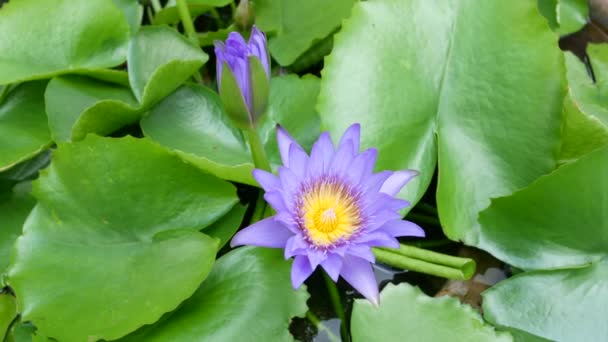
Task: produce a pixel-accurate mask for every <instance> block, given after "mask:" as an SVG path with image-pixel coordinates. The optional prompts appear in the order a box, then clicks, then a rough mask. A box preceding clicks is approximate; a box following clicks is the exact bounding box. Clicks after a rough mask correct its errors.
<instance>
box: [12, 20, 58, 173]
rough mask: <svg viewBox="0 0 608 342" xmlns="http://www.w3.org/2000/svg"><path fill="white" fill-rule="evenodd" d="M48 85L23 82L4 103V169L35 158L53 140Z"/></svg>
mask: <svg viewBox="0 0 608 342" xmlns="http://www.w3.org/2000/svg"><path fill="white" fill-rule="evenodd" d="M1 25H2V24H0V26H1ZM0 39H1V38H0ZM0 77H1V76H0ZM45 86H46V82H29V83H24V84H21V85H19V86H18V87H16V88H15V89H13V90H11V91H10V93H9V94H8V96H7V98H6V99H5V100H4V101H3V102H2V103H0V171H3V170H6V169H8V168H10V167H12V166H14V165H16V164H18V163H19V162H22V161H24V160H27V159H29V158H32V157H33V156H35V155H37V154H38V153H40V152H41V151H42V150H44V149H46V148H47V147H48V146H49V145H50V144H51V136H50V133H49V128H48V124H47V118H46V113H45V111H44V88H45Z"/></svg>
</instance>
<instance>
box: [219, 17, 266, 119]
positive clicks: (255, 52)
mask: <svg viewBox="0 0 608 342" xmlns="http://www.w3.org/2000/svg"><path fill="white" fill-rule="evenodd" d="M214 45H215V55H216V59H217V62H216V71H217V83H218V89H220V93H221V92H222V87H221V86H222V84H221V82H222V75H223V72H225V69H224V68H226V67H228V69H229V70H230V72H232V74H233V75H234V78H235V79H236V83H237V85H238V87H239V90H240V94H241V97H242V100H243V101H244V103H245V105H246V108H247V110H248V114H249V116H250V121H252V122H253V121H255V120H254V119H255V118H254V116H256V115H261V114H262V113H256V108H255V104H254V91H255V89H254V85H255V82H256V80H253V79H252V70H251V64H250V60H249V58H250V57H252V56H253V57H255V58H257V59H258V60H259V61H260V63H261V65H262V67H263V69H264V71H265V74H266V75H265V76H266V80H265V82H266V83H267V82H268V81H269V80H270V57H269V55H268V49H267V47H266V35H265V34H264V32H262V31H260V30H259V29H258V28H257V27H255V25H254V26H253V27H252V29H251V35H250V37H249V42H246V41H245V39H244V38H243V36H241V34H239V33H238V32H230V34H229V35H228V39H226V42H225V43H224V42H221V41H219V40H216V41H215V42H214Z"/></svg>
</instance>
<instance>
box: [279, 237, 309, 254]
mask: <svg viewBox="0 0 608 342" xmlns="http://www.w3.org/2000/svg"><path fill="white" fill-rule="evenodd" d="M307 247H308V244H307V243H306V241H304V239H303V238H302V236H301V235H300V234H296V235H294V236H292V237H290V238H289V240H287V243H286V244H285V259H289V258H291V257H292V256H294V255H304V254H306V248H307Z"/></svg>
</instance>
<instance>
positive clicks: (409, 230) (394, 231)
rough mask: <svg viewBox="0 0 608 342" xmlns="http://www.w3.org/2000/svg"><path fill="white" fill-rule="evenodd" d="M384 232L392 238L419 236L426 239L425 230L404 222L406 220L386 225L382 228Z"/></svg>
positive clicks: (390, 222)
mask: <svg viewBox="0 0 608 342" xmlns="http://www.w3.org/2000/svg"><path fill="white" fill-rule="evenodd" d="M380 229H381V230H382V231H384V232H386V233H387V234H389V235H391V236H395V237H397V236H417V237H424V235H425V234H424V230H423V229H422V228H420V227H419V226H418V225H417V224H415V223H413V222H410V221H404V220H393V221H389V222H387V223H385V224H384V225H383V226H382V227H381V228H380Z"/></svg>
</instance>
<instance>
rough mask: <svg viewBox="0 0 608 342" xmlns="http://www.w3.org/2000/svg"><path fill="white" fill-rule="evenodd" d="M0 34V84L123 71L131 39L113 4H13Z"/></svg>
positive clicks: (49, 0)
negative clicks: (120, 68) (94, 71)
mask: <svg viewBox="0 0 608 342" xmlns="http://www.w3.org/2000/svg"><path fill="white" fill-rule="evenodd" d="M0 32H2V35H0V55H1V56H2V58H0V84H6V83H13V82H22V81H26V80H31V79H40V78H48V77H51V76H54V75H57V74H62V73H66V72H75V71H80V72H82V71H84V70H90V69H97V68H105V67H113V66H116V65H119V64H121V63H123V62H124V61H125V58H126V55H127V42H128V39H129V25H128V24H127V20H126V17H125V15H124V14H123V12H121V10H120V9H119V8H118V7H117V6H116V5H115V4H114V2H113V1H111V0H19V1H11V2H9V3H8V4H4V6H2V9H1V10H0Z"/></svg>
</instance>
